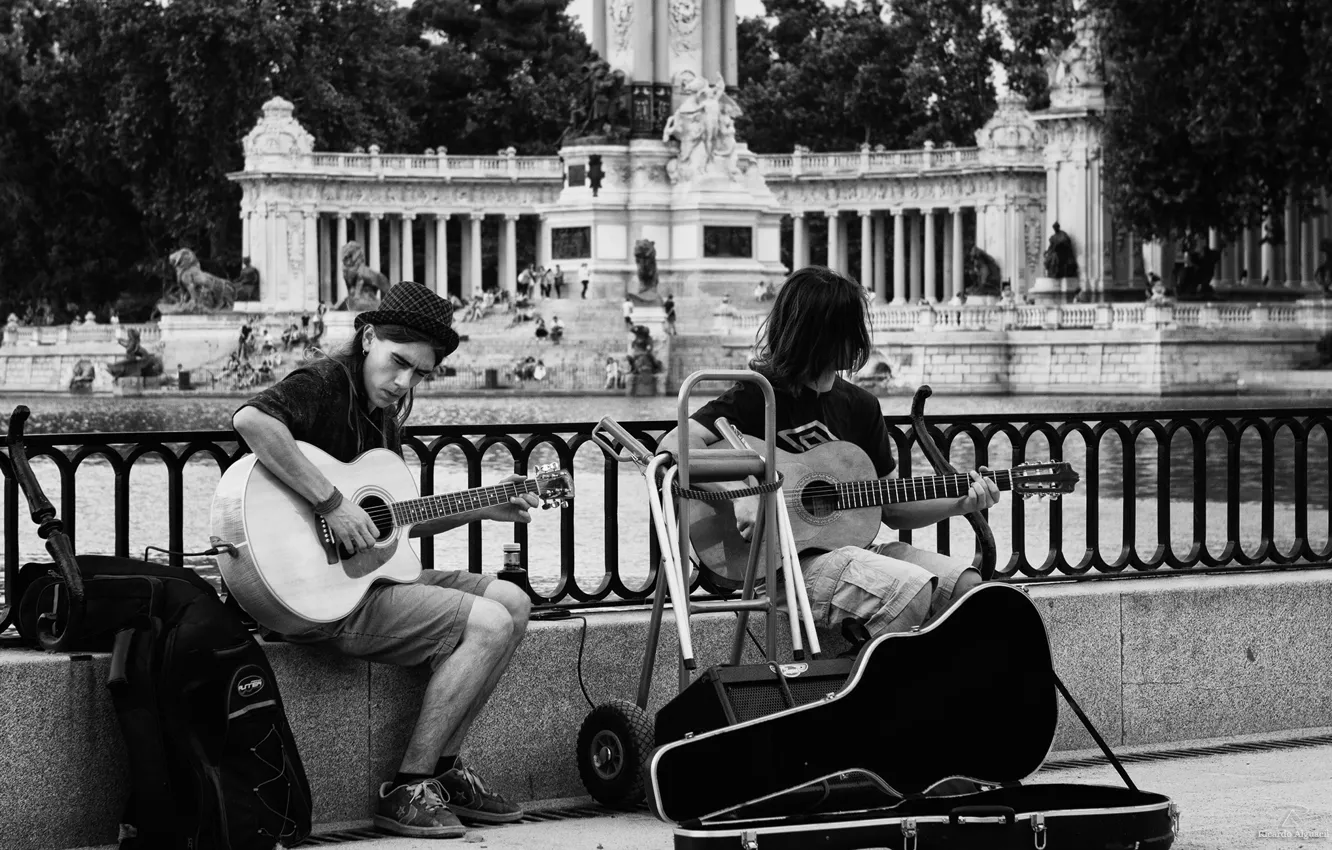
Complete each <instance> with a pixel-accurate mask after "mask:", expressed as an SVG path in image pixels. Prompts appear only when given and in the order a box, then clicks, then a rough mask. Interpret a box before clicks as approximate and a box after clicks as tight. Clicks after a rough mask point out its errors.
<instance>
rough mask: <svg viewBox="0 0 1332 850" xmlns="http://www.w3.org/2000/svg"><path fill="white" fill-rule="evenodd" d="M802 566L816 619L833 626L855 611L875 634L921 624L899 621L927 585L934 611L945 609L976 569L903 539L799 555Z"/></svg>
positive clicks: (898, 630) (827, 626)
mask: <svg viewBox="0 0 1332 850" xmlns="http://www.w3.org/2000/svg"><path fill="white" fill-rule="evenodd" d="M800 568H801V571H802V572H803V573H804V578H805V588H806V590H807V591H808V594H809V605H810V608H811V609H812V610H813V612H814V621H815V623H817V624H818V625H819V626H821V627H823V628H833V627H836V626H838V625H840V623H841V622H842V621H843V620H845V619H847V618H848V617H856V618H859V619H863V620H864V621H865V627H866V628H867V629H868V630H869V633H870V634H871V635H874V636H878V635H881V634H885V633H888V632H902V631H907V630H909V629H911V628H912V627H913V626H919V625H921V624H920V623H907V622H900V621H899V617H900V615H901V614H902V612H903V610H904V609H905V608H906V607H907V605H908V604H909V603H910V602H911V600H912V599H914V598H915V596H916V594H918V593H920V591H921V590H923V589H924V588H925V587H927V586H928V587H930V588H931V589H932V592H931V601H930V613H931V614H934V613H936V612H938V611H942V610H943V609H944V608H945V607H946V606H947V605H948V603H949V601H950V600H952V598H953V589H954V588H955V587H956V586H957V580H958V579H959V578H961V576H962V574H963V573H964V572H966V571H967V570H970V569H974V567H972V566H971V564H970V563H969V562H967V561H959V560H957V559H956V558H950V557H947V556H945V555H940V554H938V553H937V552H927V551H925V550H923V549H917V548H916V547H914V546H912V545H910V544H909V543H903V542H901V541H899V540H894V541H892V542H890V543H876V544H874V545H873V546H870V547H868V548H865V549H862V548H860V547H859V546H843V547H841V548H840V549H833V550H831V551H826V552H813V553H809V554H806V555H804V556H803V557H801V559H800Z"/></svg>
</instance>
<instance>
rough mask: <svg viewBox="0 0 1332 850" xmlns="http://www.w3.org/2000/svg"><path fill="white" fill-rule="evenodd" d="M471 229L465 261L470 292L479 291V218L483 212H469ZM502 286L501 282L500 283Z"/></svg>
mask: <svg viewBox="0 0 1332 850" xmlns="http://www.w3.org/2000/svg"><path fill="white" fill-rule="evenodd" d="M470 215H471V222H472V231H471V244H470V245H469V246H468V247H469V250H468V252H467V262H468V264H469V268H470V272H469V273H468V274H469V280H468V284H469V285H470V286H471V287H472V292H480V291H481V220H482V219H484V218H485V217H486V214H485V213H475V212H474V213H471V214H470ZM500 285H501V286H503V285H504V284H503V282H501V283H500Z"/></svg>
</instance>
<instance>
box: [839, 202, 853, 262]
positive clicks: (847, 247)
mask: <svg viewBox="0 0 1332 850" xmlns="http://www.w3.org/2000/svg"><path fill="white" fill-rule="evenodd" d="M837 262H839V263H841V266H840V267H839V268H838V269H837V270H838V271H839V272H841V273H843V274H845V275H847V276H850V274H851V228H850V226H849V225H844V224H842V221H841V215H840V213H839V215H838V220H837Z"/></svg>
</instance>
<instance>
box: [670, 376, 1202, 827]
mask: <svg viewBox="0 0 1332 850" xmlns="http://www.w3.org/2000/svg"><path fill="white" fill-rule="evenodd" d="M929 394H930V390H929V388H928V387H921V388H920V390H918V391H917V394H916V398H915V400H914V402H913V404H912V419H913V426H914V428H915V432H916V436H917V440H918V441H919V442H920V444H921V447H922V450H923V451H924V452H925V454H926V456H927V457H928V458H929V459H930V461H931V463H932V464H933V465H934V466H935V468H936V470H937V471H939V472H940V473H944V472H951V471H952V468H951V466H949V464H948V461H947V459H946V458H944V457H943V455H942V454H941V453H940V452H939V451H938V449H937V447H936V446H935V445H934V442H933V440H932V439H931V437H930V435H929V433H928V431H927V429H926V427H925V425H924V422H923V418H922V412H923V405H924V400H925V398H926V397H928V396H929ZM968 519H969V520H971V522H972V525H973V527H974V528H975V529H976V532H977V535H978V551H981V552H982V556H983V557H982V564H981V568H982V577H983V578H985V579H987V582H986V583H983V584H982V585H980V586H979V587H977V588H975V589H973V590H972V591H970V592H969V593H967V594H966V595H965V596H964V597H962V598H961V599H960V600H958V601H957V603H956V604H954V605H953V606H952V607H951V608H950V609H949V610H948V611H947V612H946V613H945V614H944V615H943V616H942V617H940V618H939V619H938V620H936V621H934V622H933V623H931V624H930V625H928V626H927V627H925V628H924V629H921V630H919V631H917V632H911V633H906V634H891V635H882V636H880V637H878V638H876V639H874V640H872V641H870V642H869V643H868V644H867V645H866V646H865V647H864V648H863V649H862V651H861V652H860V653H859V655H858V656H857V657H856V659H855V661H854V663H853V666H852V669H851V672H850V676H849V678H847V680H846V682H845V684H844V685H843V686H842V687H841V689H840V690H838V691H836V693H830V694H828V695H827V696H826V697H824V698H823V699H821V700H817V701H814V702H809V703H807V704H804V705H798V706H795V707H792V708H788V709H786V710H782V711H778V712H776V713H773V714H768V715H766V716H763V717H759V718H756V719H753V720H748V721H745V722H741V723H735V724H732V725H727V726H724V727H721V728H708V729H706V730H701V731H699V732H697V733H691V734H688V735H686V736H685V737H683V738H681V739H679V740H675V741H672V742H667V743H663V742H662V741H660V740H659V741H658V743H661V744H662V745H661V746H659V747H657V749H656V750H655V751H654V752H653V753H652V756H651V758H650V761H649V764H648V780H649V784H650V788H649V792H648V804H649V807H650V808H651V809H652V811H653V813H654V814H656V815H657V817H658V818H660V819H661V820H663V821H666V822H667V823H670V824H672V825H673V826H674V832H675V847H676V848H677V850H714V848H716V850H721V848H727V850H734V848H737V847H738V848H741V850H806V848H810V847H820V848H827V850H861V848H878V847H894V848H895V847H902V848H904V849H905V850H934V848H947V850H970V848H986V850H999V849H1001V848H1014V850H1016V848H1035V850H1045V848H1050V850H1120V848H1139V850H1167V848H1169V847H1170V846H1171V844H1172V843H1173V842H1174V839H1175V835H1176V832H1177V829H1178V809H1177V807H1176V806H1175V804H1174V803H1173V802H1172V801H1171V800H1170V799H1169V798H1168V797H1165V796H1163V795H1161V794H1155V793H1151V792H1147V791H1142V790H1140V789H1139V788H1138V787H1137V786H1136V785H1135V784H1134V783H1133V780H1132V779H1131V778H1130V777H1129V775H1128V773H1127V771H1125V769H1124V767H1123V765H1122V764H1121V763H1120V761H1119V760H1118V758H1116V756H1115V754H1114V753H1113V751H1111V749H1110V748H1109V746H1108V745H1107V744H1106V742H1105V740H1104V739H1103V738H1102V737H1101V735H1100V734H1099V733H1098V732H1097V730H1096V728H1095V727H1094V726H1093V725H1092V723H1091V721H1090V720H1089V719H1088V718H1087V716H1086V715H1085V714H1084V713H1083V711H1082V709H1081V708H1080V707H1079V706H1078V704H1077V702H1076V701H1075V700H1074V699H1073V697H1072V695H1071V694H1070V693H1069V692H1068V690H1067V689H1066V688H1065V687H1064V684H1063V682H1062V681H1061V680H1060V679H1059V676H1058V674H1057V673H1056V672H1055V670H1054V667H1053V663H1052V661H1051V654H1050V645H1049V638H1048V636H1047V634H1046V630H1045V623H1044V621H1043V620H1042V618H1041V615H1040V612H1039V611H1038V610H1037V609H1036V607H1035V605H1034V604H1033V603H1032V602H1031V600H1030V598H1029V597H1028V595H1027V593H1026V592H1025V590H1023V589H1020V588H1017V587H1015V586H1012V585H1008V584H1003V583H997V582H994V583H991V582H988V579H989V578H990V577H991V576H992V574H993V569H994V563H995V550H994V540H993V537H992V536H991V534H990V530H989V527H988V525H986V524H985V523H984V520H983V519H982V518H979V517H971V516H969V517H968ZM978 520H979V522H978ZM987 547H988V551H987ZM1060 696H1062V697H1063V698H1064V700H1066V701H1067V702H1068V704H1069V706H1070V707H1071V708H1072V709H1073V711H1074V713H1075V714H1076V715H1077V717H1078V719H1079V720H1080V721H1081V722H1082V723H1083V725H1084V726H1085V727H1086V728H1087V730H1088V732H1089V733H1090V734H1091V736H1092V738H1093V739H1094V740H1095V741H1096V743H1097V745H1098V746H1099V747H1100V748H1101V750H1102V752H1104V753H1105V755H1106V757H1107V758H1108V759H1109V761H1110V763H1111V764H1112V765H1113V766H1114V768H1115V770H1116V771H1118V773H1119V776H1120V777H1121V779H1122V780H1123V781H1124V784H1125V787H1122V788H1121V787H1117V786H1103V785H1083V784H1053V783H1052V784H1024V783H1025V782H1026V781H1027V780H1028V779H1029V778H1030V777H1031V776H1032V774H1034V773H1035V772H1036V771H1037V770H1038V769H1039V768H1040V766H1041V764H1042V763H1043V762H1044V761H1045V759H1046V757H1047V756H1048V755H1049V753H1050V750H1051V748H1052V746H1053V742H1054V735H1055V729H1056V726H1057V724H1058V719H1059V710H1058V702H1059V698H1060ZM959 792H962V793H959Z"/></svg>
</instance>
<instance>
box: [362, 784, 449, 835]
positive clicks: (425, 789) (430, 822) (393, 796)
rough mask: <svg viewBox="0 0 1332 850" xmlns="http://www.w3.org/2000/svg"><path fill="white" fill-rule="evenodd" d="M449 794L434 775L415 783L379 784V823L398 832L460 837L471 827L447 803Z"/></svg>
mask: <svg viewBox="0 0 1332 850" xmlns="http://www.w3.org/2000/svg"><path fill="white" fill-rule="evenodd" d="M447 800H448V794H447V793H446V792H445V791H444V789H443V788H441V787H440V785H439V782H437V781H436V780H434V779H426V780H424V781H422V782H417V783H414V784H412V785H399V786H398V787H396V788H395V787H393V783H392V782H385V783H384V784H383V785H380V786H379V806H378V808H377V809H376V811H375V826H377V827H379V828H380V829H382V830H384V831H385V832H391V833H393V834H394V835H408V836H412V837H415V838H458V837H459V836H461V835H463V834H465V833H466V832H467V829H466V828H465V827H464V826H463V825H462V823H461V822H460V821H459V820H458V816H457V815H455V814H454V813H453V812H451V811H449V807H448V806H447V805H445V801H447Z"/></svg>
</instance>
